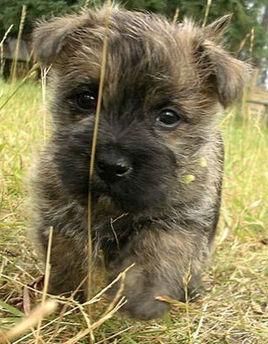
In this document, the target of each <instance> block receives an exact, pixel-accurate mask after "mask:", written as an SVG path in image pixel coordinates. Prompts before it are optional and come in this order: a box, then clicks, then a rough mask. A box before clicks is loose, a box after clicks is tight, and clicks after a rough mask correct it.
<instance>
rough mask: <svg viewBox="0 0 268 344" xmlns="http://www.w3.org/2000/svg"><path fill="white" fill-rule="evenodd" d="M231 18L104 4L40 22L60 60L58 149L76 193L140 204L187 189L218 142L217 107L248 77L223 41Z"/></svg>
mask: <svg viewBox="0 0 268 344" xmlns="http://www.w3.org/2000/svg"><path fill="white" fill-rule="evenodd" d="M107 20H108V27H107V25H106V22H107ZM226 20H227V18H225V17H224V18H222V19H221V20H219V21H218V22H216V23H214V24H212V25H211V26H209V27H206V28H204V29H201V28H198V27H196V26H194V25H193V24H192V23H191V22H185V23H183V24H170V23H169V22H167V21H166V20H165V19H163V18H160V17H158V16H154V15H149V14H143V13H135V12H128V11H124V10H121V9H118V8H116V7H113V8H109V7H104V8H102V9H101V10H99V11H97V12H94V11H87V12H84V13H82V14H81V15H73V16H69V17H65V18H59V19H56V20H54V21H52V22H48V23H43V24H41V25H40V26H39V27H38V28H37V30H36V31H35V37H34V42H35V43H34V47H35V51H36V55H37V59H39V61H41V63H42V64H43V65H49V64H51V63H52V78H53V81H52V82H53V95H52V103H51V110H52V114H53V122H54V132H53V136H52V146H53V157H54V162H55V165H56V166H57V170H58V173H59V175H60V177H61V181H62V183H63V186H64V189H66V191H67V193H68V196H69V197H71V198H73V199H77V200H79V201H80V202H82V203H86V201H87V197H88V189H89V188H90V190H91V191H92V194H93V196H94V197H95V198H96V199H98V198H99V197H102V196H106V197H108V198H110V199H111V201H112V202H113V203H114V204H115V205H116V207H118V208H119V209H121V210H123V211H132V212H139V211H142V210H144V209H146V208H148V207H150V208H152V207H155V208H161V207H162V206H163V205H164V204H167V203H170V202H171V200H173V201H174V200H176V202H178V197H182V198H183V197H184V196H185V195H183V183H182V182H181V181H182V177H183V176H184V175H185V173H189V172H190V173H191V171H192V170H193V169H196V167H195V166H196V161H197V160H198V159H199V158H200V157H201V156H202V154H203V153H204V147H207V146H208V145H209V144H212V145H213V144H215V136H216V133H217V113H218V112H219V110H220V108H221V107H222V106H223V107H226V106H228V105H229V104H231V103H232V102H233V101H234V100H235V99H236V98H237V97H238V96H239V94H240V93H241V91H242V87H243V84H244V80H243V75H244V65H243V64H242V63H241V62H239V61H237V60H236V59H234V58H233V57H231V56H230V55H228V54H227V53H226V52H225V51H224V50H223V49H222V48H221V47H220V45H219V44H218V43H217V40H218V39H219V37H220V35H221V32H222V30H223V28H224V26H225V22H226ZM105 36H107V39H108V48H107V56H106V66H105V77H104V87H103V94H102V99H101V112H100V122H99V129H98V140H97V148H96V160H95V172H94V176H93V178H92V182H91V183H90V185H89V183H88V180H89V164H90V158H91V157H90V153H91V144H92V137H93V130H94V120H95V111H96V106H97V100H98V89H99V82H100V73H101V61H102V53H103V44H104V39H105ZM201 181H202V175H201V174H200V182H201ZM178 195H179V196H178Z"/></svg>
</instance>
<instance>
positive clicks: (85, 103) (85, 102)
mask: <svg viewBox="0 0 268 344" xmlns="http://www.w3.org/2000/svg"><path fill="white" fill-rule="evenodd" d="M75 102H76V105H77V107H78V108H79V109H80V110H84V111H85V110H88V111H89V110H94V109H95V108H96V103H97V96H96V94H95V93H93V92H88V91H87V92H83V93H79V94H77V95H76V96H75Z"/></svg>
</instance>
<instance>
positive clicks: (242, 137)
mask: <svg viewBox="0 0 268 344" xmlns="http://www.w3.org/2000/svg"><path fill="white" fill-rule="evenodd" d="M14 91H16V93H14ZM41 91H42V90H41V86H39V85H38V84H37V83H31V82H28V83H25V84H23V85H19V84H18V83H17V84H15V85H8V84H5V83H3V82H0V133H1V134H0V192H1V194H0V202H1V203H0V328H1V329H2V330H7V329H10V328H14V327H16V326H17V325H16V324H17V323H18V321H20V320H21V318H22V317H23V316H24V313H26V314H28V313H29V312H31V310H30V309H31V307H33V304H34V303H35V304H36V303H37V301H38V300H39V301H40V299H41V296H40V293H39V292H38V288H37V284H38V283H37V281H36V279H38V278H39V277H40V276H42V274H43V271H44V267H43V266H42V264H41V263H39V262H38V260H37V258H36V255H35V254H34V253H33V250H32V248H31V245H30V243H29V240H28V239H27V236H26V230H27V187H26V186H25V185H26V184H27V175H28V173H29V166H30V164H31V163H32V160H33V157H34V155H35V154H37V152H38V148H39V147H40V146H41V145H42V144H43V142H44V140H45V137H46V135H47V127H48V124H47V123H49V118H48V117H47V114H46V113H45V110H44V108H43V106H42V92H41ZM13 93H14V94H13ZM221 125H222V130H223V134H224V139H225V145H226V163H225V171H226V172H225V180H224V192H223V204H222V212H221V219H220V224H219V228H218V235H217V238H216V241H215V250H214V253H213V255H212V259H211V263H210V265H209V266H208V268H207V271H205V272H204V281H205V290H204V292H203V294H202V296H201V297H200V299H199V300H197V301H196V302H195V303H186V304H180V303H174V306H173V309H172V312H171V314H169V315H167V316H166V317H165V318H164V319H163V320H161V321H150V322H137V321H132V320H129V319H127V318H123V317H122V316H120V315H118V314H115V315H113V316H112V317H111V318H110V319H108V320H107V321H105V322H104V320H105V318H103V314H104V309H105V307H107V305H106V304H105V301H103V300H102V299H101V298H100V300H99V301H98V302H96V304H95V305H94V306H93V308H92V309H94V311H93V312H92V319H90V320H91V321H92V322H97V323H95V324H96V325H95V327H96V329H95V330H94V332H93V333H94V336H95V343H99V344H100V343H122V344H135V343H141V344H145V343H146V344H147V343H150V344H157V343H158V344H178V343H192V344H201V343H202V344H203V343H204V344H205V343H210V344H214V343H228V344H229V343H230V344H231V343H232V344H235V343H243V344H251V343H262V344H265V343H267V342H268V206H267V204H268V168H267V161H268V135H267V134H268V131H267V129H266V128H265V125H264V123H262V122H261V121H260V120H259V119H258V118H256V117H255V116H252V115H250V114H249V113H247V109H246V106H245V104H242V105H241V106H240V107H238V108H237V109H234V110H232V111H231V112H229V113H228V114H226V115H225V117H224V118H223V121H222V124H221ZM34 281H36V282H35V283H34ZM59 303H63V304H64V305H65V306H64V307H63V309H62V310H61V311H58V312H56V313H54V314H52V315H50V316H49V317H46V319H44V320H43V321H42V324H41V328H40V331H39V333H37V331H34V329H33V328H32V329H31V330H29V331H28V332H26V333H24V334H20V335H19V336H18V337H17V339H16V340H15V339H14V340H13V341H12V343H52V344H53V343H88V342H89V336H84V337H83V334H86V332H84V333H83V332H82V331H83V330H86V329H87V328H88V327H89V326H90V324H89V319H88V316H87V315H86V312H85V311H86V310H85V308H84V307H83V306H81V305H80V306H78V305H77V304H76V303H75V301H73V300H65V301H64V300H62V299H61V300H59ZM98 320H100V321H99V322H98ZM102 322H103V324H101V323H102ZM78 333H80V334H81V336H80V337H81V338H80V339H78V337H76V336H77V334H78ZM0 342H1V336H0Z"/></svg>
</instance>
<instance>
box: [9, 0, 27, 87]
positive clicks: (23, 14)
mask: <svg viewBox="0 0 268 344" xmlns="http://www.w3.org/2000/svg"><path fill="white" fill-rule="evenodd" d="M25 18H26V6H25V5H23V6H22V11H21V17H20V26H19V32H18V37H17V42H16V49H15V56H14V59H13V63H12V67H11V80H12V82H14V81H16V78H17V64H18V56H19V49H20V42H21V36H22V31H23V27H24V22H25Z"/></svg>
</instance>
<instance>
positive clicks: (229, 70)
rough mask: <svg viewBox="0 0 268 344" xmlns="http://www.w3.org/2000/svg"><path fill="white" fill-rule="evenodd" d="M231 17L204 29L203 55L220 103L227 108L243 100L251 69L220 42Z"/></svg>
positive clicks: (226, 17)
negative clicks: (227, 50)
mask: <svg viewBox="0 0 268 344" xmlns="http://www.w3.org/2000/svg"><path fill="white" fill-rule="evenodd" d="M230 19H231V16H229V15H227V16H224V17H222V18H220V19H218V20H216V21H215V22H214V23H212V24H210V25H208V26H207V27H205V28H204V35H205V38H204V41H203V43H201V46H200V48H201V49H202V55H203V58H204V59H205V61H206V62H207V64H208V66H209V70H208V72H209V73H210V74H212V76H213V78H212V80H213V82H214V85H215V87H216V92H217V95H218V98H219V101H220V103H221V104H222V105H223V106H224V107H227V106H229V105H231V104H233V103H234V102H235V101H236V100H238V99H239V98H241V96H242V94H243V88H244V86H245V83H246V81H247V79H248V77H249V74H250V67H249V65H247V64H246V63H244V62H242V61H239V60H237V59H236V58H235V57H233V56H232V55H231V54H229V53H228V52H226V51H225V50H224V49H223V48H222V46H221V45H220V44H219V41H220V40H222V36H223V33H224V32H225V31H226V29H227V27H228V25H229V22H230Z"/></svg>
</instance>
